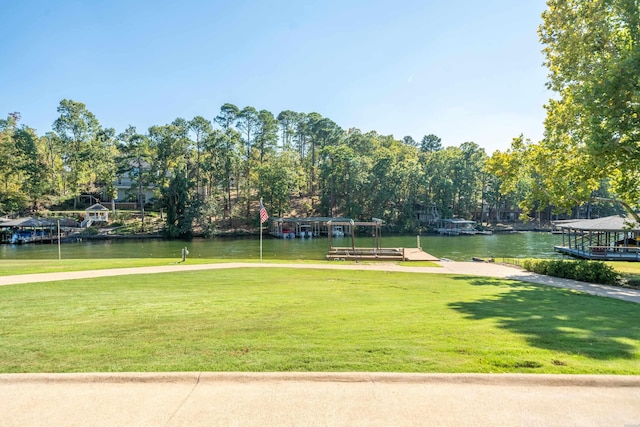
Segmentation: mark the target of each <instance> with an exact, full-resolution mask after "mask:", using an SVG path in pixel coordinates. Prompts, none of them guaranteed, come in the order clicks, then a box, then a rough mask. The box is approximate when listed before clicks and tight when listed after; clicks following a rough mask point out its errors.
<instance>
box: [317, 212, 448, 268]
mask: <svg viewBox="0 0 640 427" xmlns="http://www.w3.org/2000/svg"><path fill="white" fill-rule="evenodd" d="M327 226H328V236H329V253H328V254H327V259H329V260H334V261H347V260H376V261H439V259H438V258H436V257H434V256H432V255H429V254H427V253H426V252H424V251H422V248H420V247H418V248H383V247H381V234H380V230H381V226H382V220H380V219H377V218H373V219H372V220H371V221H353V220H348V221H344V220H339V221H329V222H328V223H327ZM336 227H337V228H339V229H340V230H345V231H346V234H347V236H345V237H342V238H338V239H335V240H334V238H335V237H336V236H339V234H336V233H334V232H333V230H334V228H336ZM356 227H365V228H371V229H372V233H371V236H372V237H373V246H371V247H359V246H356V236H355V235H356ZM347 238H348V239H349V240H350V242H351V246H334V241H340V242H344V240H345V239H347ZM418 246H419V245H418Z"/></svg>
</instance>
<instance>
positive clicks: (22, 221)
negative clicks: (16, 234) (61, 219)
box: [0, 217, 55, 228]
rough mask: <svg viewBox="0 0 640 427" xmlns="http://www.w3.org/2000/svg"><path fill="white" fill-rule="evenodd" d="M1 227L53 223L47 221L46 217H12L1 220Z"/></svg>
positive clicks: (43, 225)
mask: <svg viewBox="0 0 640 427" xmlns="http://www.w3.org/2000/svg"><path fill="white" fill-rule="evenodd" d="M0 225H1V226H2V227H15V228H23V227H31V228H34V227H50V226H52V225H55V223H54V222H53V221H49V220H48V219H40V218H33V217H27V218H18V219H12V220H9V221H7V222H3V223H2V224H0Z"/></svg>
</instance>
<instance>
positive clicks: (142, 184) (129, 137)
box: [118, 126, 153, 227]
mask: <svg viewBox="0 0 640 427" xmlns="http://www.w3.org/2000/svg"><path fill="white" fill-rule="evenodd" d="M118 140H119V141H120V143H121V145H120V150H119V151H120V157H119V162H118V163H119V165H118V166H119V167H118V174H120V175H125V174H126V175H128V176H130V177H131V178H132V183H131V185H132V189H131V190H132V191H133V192H134V194H135V198H136V203H137V205H138V207H139V209H140V216H141V223H142V226H143V227H144V224H145V207H144V205H145V203H147V202H148V200H146V199H145V193H146V191H147V190H148V189H150V188H151V185H152V174H151V163H152V156H153V153H152V150H151V146H150V144H149V139H148V138H147V137H146V136H145V135H141V134H139V133H138V132H137V131H136V128H135V127H133V126H129V127H128V128H127V129H126V130H125V131H124V132H123V133H121V134H120V135H119V136H118Z"/></svg>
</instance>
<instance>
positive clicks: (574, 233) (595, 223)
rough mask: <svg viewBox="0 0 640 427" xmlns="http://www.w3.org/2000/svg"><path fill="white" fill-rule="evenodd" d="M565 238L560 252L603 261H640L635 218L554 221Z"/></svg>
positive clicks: (558, 249) (557, 248)
mask: <svg viewBox="0 0 640 427" xmlns="http://www.w3.org/2000/svg"><path fill="white" fill-rule="evenodd" d="M553 224H554V225H555V226H556V228H557V229H558V230H560V234H562V245H559V246H554V249H555V250H556V251H557V252H560V253H562V254H565V255H570V256H573V257H576V258H582V259H590V260H602V261H611V260H618V261H640V241H639V239H640V237H639V236H640V224H638V222H636V220H635V218H633V217H632V216H620V215H613V216H608V217H604V218H597V219H582V220H568V221H554V223H553Z"/></svg>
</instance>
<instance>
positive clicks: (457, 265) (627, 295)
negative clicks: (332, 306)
mask: <svg viewBox="0 0 640 427" xmlns="http://www.w3.org/2000/svg"><path fill="white" fill-rule="evenodd" d="M438 264H439V267H411V266H407V265H398V264H391V263H374V264H350V263H349V264H343V263H340V262H335V263H325V264H261V263H239V262H231V263H218V264H171V265H165V266H155V267H134V268H114V269H106V270H90V271H69V272H60V273H40V274H23V275H17V276H0V286H3V285H18V284H26V283H37V282H51V281H59V280H74V279H91V278H96V277H111V276H122V275H130V274H157V273H172V272H179V271H201V270H213V269H228V268H311V269H323V270H363V271H396V272H405V273H433V274H462V275H470V276H480V277H497V278H503V279H512V280H520V281H524V282H531V283H538V284H543V285H548V286H555V287H560V288H567V289H574V290H577V291H580V292H586V293H589V294H592V295H598V296H604V297H609V298H616V299H621V300H625V301H630V302H635V303H640V290H637V289H627V288H621V287H617V286H606V285H596V284H592V283H584V282H578V281H576V280H568V279H560V278H557V277H550V276H543V275H540V274H535V273H531V272H528V271H525V270H522V269H520V268H517V267H513V266H508V265H503V264H495V263H484V262H440V263H438Z"/></svg>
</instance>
